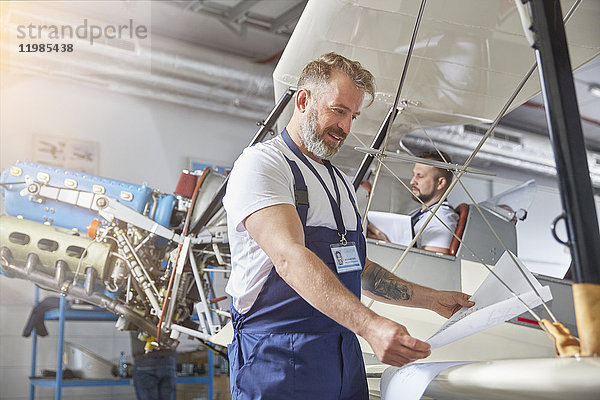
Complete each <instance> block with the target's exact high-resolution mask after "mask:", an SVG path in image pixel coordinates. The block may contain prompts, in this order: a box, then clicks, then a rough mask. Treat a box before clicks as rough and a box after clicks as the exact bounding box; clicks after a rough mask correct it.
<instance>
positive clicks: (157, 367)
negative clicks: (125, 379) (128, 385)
mask: <svg viewBox="0 0 600 400" xmlns="http://www.w3.org/2000/svg"><path fill="white" fill-rule="evenodd" d="M176 377H177V359H176V357H175V356H173V357H157V358H142V359H137V360H136V361H135V364H134V365H133V384H134V386H135V394H136V396H137V398H138V400H175V395H176V390H175V386H176V382H175V380H176Z"/></svg>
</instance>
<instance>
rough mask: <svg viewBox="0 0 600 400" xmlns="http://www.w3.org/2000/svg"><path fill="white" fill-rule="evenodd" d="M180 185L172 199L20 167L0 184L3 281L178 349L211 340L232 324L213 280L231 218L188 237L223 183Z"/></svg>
mask: <svg viewBox="0 0 600 400" xmlns="http://www.w3.org/2000/svg"><path fill="white" fill-rule="evenodd" d="M182 179H183V181H184V183H183V184H182V185H178V189H176V191H178V190H179V192H181V193H176V194H174V195H173V194H164V193H160V192H159V191H157V190H154V189H152V188H149V187H148V186H147V185H146V184H143V185H133V184H130V183H126V182H121V181H115V180H112V179H107V178H101V177H97V176H92V175H88V174H83V173H79V172H75V171H69V170H65V169H62V168H56V167H52V166H48V165H43V164H36V163H29V162H18V163H16V164H14V165H13V166H11V167H10V168H7V169H6V170H5V171H4V172H3V173H2V177H1V184H2V192H3V196H4V205H5V209H6V212H7V214H8V215H2V216H0V266H1V271H2V273H3V274H4V275H6V276H8V277H15V278H21V279H26V280H29V281H32V282H34V283H35V284H36V285H38V286H40V287H42V288H44V289H48V290H52V291H55V292H59V293H61V294H63V295H69V296H73V297H75V298H77V299H81V300H83V301H85V302H87V303H90V304H93V305H96V306H98V307H101V308H104V309H106V310H108V311H110V312H112V313H114V314H116V315H118V316H120V319H119V321H118V322H117V326H118V327H120V328H121V329H132V328H134V327H136V328H138V329H140V330H141V331H143V332H145V334H147V336H154V337H156V338H158V342H157V343H162V344H171V343H172V342H173V340H176V339H177V337H178V335H179V334H180V333H181V332H185V333H186V334H191V335H193V336H196V337H198V338H200V339H203V340H208V339H209V338H210V336H211V335H213V334H215V333H217V332H218V331H219V329H220V328H221V327H222V326H223V325H224V323H225V316H226V315H227V313H226V312H224V311H222V310H220V308H219V306H218V301H219V300H220V299H219V298H216V297H217V296H216V295H215V291H214V287H213V279H214V278H213V273H212V272H211V271H212V270H214V268H213V266H219V268H218V270H219V271H221V272H227V271H228V270H227V268H228V266H229V264H228V260H229V250H228V246H227V233H226V232H227V230H226V225H225V221H224V214H223V213H220V214H217V215H215V216H214V217H213V218H212V219H211V220H210V221H209V223H208V224H207V226H206V227H202V229H200V230H199V233H197V234H191V233H190V231H191V227H192V226H193V225H194V224H195V222H197V220H198V219H199V218H200V216H201V215H202V213H203V211H204V209H205V208H206V206H207V204H208V202H209V201H210V199H211V196H212V195H213V194H214V192H215V191H216V188H218V187H219V186H220V185H221V184H222V183H223V181H224V176H223V175H220V174H217V173H215V172H214V171H213V170H211V169H206V170H204V171H202V175H201V176H200V177H199V176H198V175H196V174H194V173H189V172H187V171H184V174H182ZM180 182H181V181H180ZM180 186H181V187H180ZM207 199H208V200H207ZM196 317H197V319H196ZM192 319H194V320H195V321H192ZM132 324H133V326H132ZM159 326H160V329H158V327H159Z"/></svg>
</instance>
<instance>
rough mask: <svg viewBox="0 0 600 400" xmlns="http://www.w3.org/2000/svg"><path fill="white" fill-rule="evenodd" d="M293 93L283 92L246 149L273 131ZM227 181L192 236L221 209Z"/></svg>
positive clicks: (289, 91)
mask: <svg viewBox="0 0 600 400" xmlns="http://www.w3.org/2000/svg"><path fill="white" fill-rule="evenodd" d="M294 93H296V89H294V88H289V89H288V90H286V91H285V93H284V94H283V96H281V98H280V99H279V101H278V102H277V104H275V107H273V110H271V113H270V114H269V116H268V117H267V119H265V120H264V121H262V122H259V123H258V125H260V128H259V129H258V131H257V132H256V134H255V135H254V138H253V139H252V141H251V142H250V143H249V144H248V147H250V146H252V145H254V144H256V143H260V142H262V140H263V139H264V138H265V136H267V133H269V132H272V131H273V129H272V128H273V125H275V122H277V119H278V118H279V116H280V115H281V113H282V112H283V110H284V109H285V107H286V106H287V105H288V103H289V102H290V100H291V99H292V97H294ZM228 180H229V176H228V177H226V178H225V180H224V181H223V183H222V184H221V186H220V187H219V190H218V191H217V193H215V195H214V196H213V199H212V200H211V202H210V204H209V205H208V207H207V208H206V210H204V213H202V215H201V216H200V218H199V219H198V222H197V223H196V225H194V226H193V227H192V230H191V233H192V234H198V232H200V229H202V227H203V226H205V225H206V224H207V223H208V221H210V219H211V218H212V217H214V216H215V214H216V213H217V211H219V210H220V209H221V207H223V204H222V203H221V201H222V200H223V196H225V189H226V188H227V181H228Z"/></svg>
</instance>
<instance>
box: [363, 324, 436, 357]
mask: <svg viewBox="0 0 600 400" xmlns="http://www.w3.org/2000/svg"><path fill="white" fill-rule="evenodd" d="M363 337H364V338H365V340H366V341H367V342H369V344H370V345H371V348H372V349H373V352H374V353H375V356H376V357H377V359H378V360H379V361H381V362H383V363H386V364H389V365H393V366H396V367H401V366H402V365H405V364H408V363H411V362H413V361H415V360H419V359H421V358H425V357H427V356H429V354H431V350H430V346H429V344H428V343H425V342H422V341H420V340H419V339H416V338H414V337H412V336H410V334H409V333H408V331H407V330H406V328H405V327H404V326H402V325H400V324H397V323H395V322H394V321H391V320H389V319H387V318H384V317H381V316H379V315H376V317H375V318H374V321H371V322H370V324H369V327H368V328H367V332H366V333H365V334H364V335H363Z"/></svg>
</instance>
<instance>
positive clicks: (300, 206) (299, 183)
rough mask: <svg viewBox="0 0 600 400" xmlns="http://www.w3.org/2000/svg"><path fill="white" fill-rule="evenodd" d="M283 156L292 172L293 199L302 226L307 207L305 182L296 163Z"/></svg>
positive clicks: (304, 223) (306, 215) (304, 222)
mask: <svg viewBox="0 0 600 400" xmlns="http://www.w3.org/2000/svg"><path fill="white" fill-rule="evenodd" d="M284 157H285V160H286V161H287V163H288V164H289V165H290V168H291V169H292V174H293V175H294V199H295V202H296V210H298V215H299V216H300V221H302V226H306V220H307V217H308V207H309V204H308V189H307V187H306V182H305V181H304V177H303V176H302V172H300V168H299V167H298V164H296V162H295V161H292V160H290V159H289V158H287V157H286V156H284Z"/></svg>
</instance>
